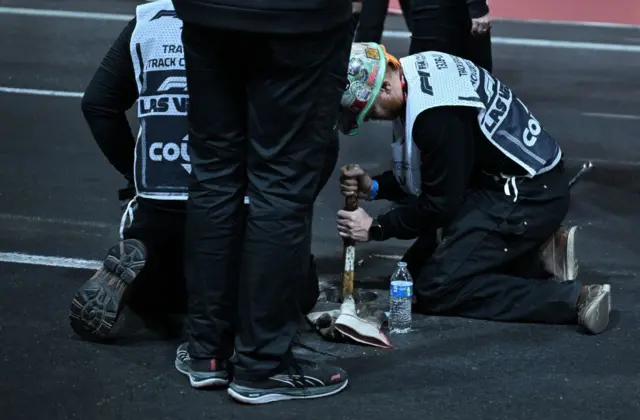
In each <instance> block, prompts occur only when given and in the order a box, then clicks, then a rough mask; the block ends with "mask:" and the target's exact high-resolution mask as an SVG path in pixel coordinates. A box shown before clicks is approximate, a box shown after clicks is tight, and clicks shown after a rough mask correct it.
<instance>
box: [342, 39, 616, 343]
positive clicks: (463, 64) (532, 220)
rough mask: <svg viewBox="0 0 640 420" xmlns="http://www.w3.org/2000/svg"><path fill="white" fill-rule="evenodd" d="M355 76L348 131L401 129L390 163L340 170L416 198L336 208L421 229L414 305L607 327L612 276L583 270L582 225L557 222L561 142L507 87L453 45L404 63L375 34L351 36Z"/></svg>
mask: <svg viewBox="0 0 640 420" xmlns="http://www.w3.org/2000/svg"><path fill="white" fill-rule="evenodd" d="M349 79H350V80H349V81H350V87H349V89H347V91H346V92H345V94H344V96H343V98H342V106H343V108H344V112H343V115H342V121H341V126H342V129H343V131H344V132H345V133H348V134H352V135H353V134H356V133H357V131H358V127H359V126H360V125H361V124H362V123H363V122H364V121H366V120H368V119H379V120H394V138H395V139H394V142H393V144H392V150H391V152H392V160H393V170H392V171H389V172H385V173H382V174H380V175H377V176H374V177H370V176H369V175H368V174H366V173H365V172H364V171H363V170H362V169H361V168H359V167H356V168H354V169H352V168H347V167H345V168H343V169H342V174H341V191H342V194H344V195H345V196H350V195H353V194H357V195H358V197H359V198H360V199H363V200H393V201H398V200H403V199H406V198H407V197H409V199H408V200H407V201H406V205H404V206H401V207H399V208H396V209H394V210H392V211H390V212H388V213H386V214H382V215H379V216H378V217H375V218H374V217H371V216H369V215H368V214H367V212H366V211H365V210H364V209H363V208H362V207H361V208H360V209H358V210H357V211H355V212H347V211H340V212H339V213H338V219H337V225H338V232H339V234H340V235H341V236H342V237H348V238H352V239H354V240H356V241H370V240H374V241H384V240H386V239H389V238H399V239H416V238H417V239H416V241H415V242H414V244H413V246H411V247H410V248H409V250H408V251H407V252H406V254H405V256H404V260H405V261H406V262H407V264H408V267H409V269H410V272H411V274H412V275H413V277H414V279H415V295H416V305H415V309H416V310H418V311H420V312H423V313H430V314H443V315H456V316H462V317H469V318H477V319H486V320H494V321H512V322H537V323H547V324H575V323H578V324H580V325H581V326H583V327H584V328H585V329H586V330H587V331H588V332H590V333H593V334H598V333H601V332H603V331H604V330H605V329H606V327H607V324H608V320H609V311H610V307H611V295H610V294H611V292H610V286H609V285H608V284H603V285H589V286H587V285H584V284H582V283H581V282H580V281H579V279H576V268H577V266H576V264H575V260H574V256H573V242H574V239H575V228H571V229H568V230H565V229H562V228H561V223H562V222H563V220H564V218H565V216H566V214H567V211H568V207H569V188H568V180H567V177H566V176H565V171H564V165H563V154H562V151H561V149H560V146H559V145H558V143H557V142H556V141H555V140H554V139H553V138H552V137H551V136H550V135H549V133H547V131H545V130H544V129H543V128H542V126H541V124H540V123H539V122H538V120H537V119H536V118H535V117H534V116H533V115H532V114H531V112H530V111H529V110H528V109H527V107H526V106H525V105H524V104H523V103H522V102H521V101H520V100H519V99H518V98H517V97H516V96H515V94H514V93H513V92H512V91H511V90H510V89H509V88H508V87H507V86H505V85H504V84H503V83H502V82H501V81H500V80H498V79H497V78H495V77H494V76H492V75H491V74H490V73H489V72H487V71H485V70H484V69H482V68H479V67H477V66H476V65H474V64H473V63H472V62H470V61H468V60H464V59H461V58H459V57H456V56H452V55H448V54H444V53H439V52H425V53H420V54H415V55H411V56H409V57H405V58H402V59H400V60H397V59H396V58H394V57H392V56H390V55H388V54H386V52H385V50H384V49H383V48H382V47H381V46H380V45H378V44H373V43H369V44H354V46H353V47H352V51H351V59H350V63H349ZM439 229H441V240H439V241H438V239H437V235H436V232H437V231H438V230H439ZM541 248H543V250H542V251H541ZM541 254H542V255H543V256H545V257H546V258H545V259H546V264H543V263H541V258H540V257H541ZM545 267H546V268H547V270H545V269H544V268H545ZM549 271H552V272H549ZM553 274H555V276H554V275H553Z"/></svg>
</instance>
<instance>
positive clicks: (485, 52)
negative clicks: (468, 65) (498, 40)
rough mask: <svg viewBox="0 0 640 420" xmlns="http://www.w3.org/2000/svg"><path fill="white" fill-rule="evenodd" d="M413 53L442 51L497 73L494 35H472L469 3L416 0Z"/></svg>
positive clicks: (413, 11) (457, 0)
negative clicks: (492, 50)
mask: <svg viewBox="0 0 640 420" xmlns="http://www.w3.org/2000/svg"><path fill="white" fill-rule="evenodd" d="M411 22H412V24H411V45H410V46H409V54H410V55H411V54H417V53H420V52H425V51H440V52H444V53H448V54H453V55H456V56H458V57H462V58H466V59H467V60H471V61H472V62H473V63H475V64H476V65H478V66H480V67H483V68H484V69H486V70H487V71H489V72H491V71H492V70H493V60H492V56H491V33H487V34H486V35H476V36H474V35H471V17H470V16H469V9H468V7H467V4H466V2H465V0H412V5H411Z"/></svg>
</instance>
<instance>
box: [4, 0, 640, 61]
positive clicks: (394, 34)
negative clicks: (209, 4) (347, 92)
mask: <svg viewBox="0 0 640 420" xmlns="http://www.w3.org/2000/svg"><path fill="white" fill-rule="evenodd" d="M2 14H4V15H18V16H36V17H53V18H69V19H87V20H111V21H125V22H127V21H129V20H131V19H133V15H125V14H117V13H95V12H79V11H73V10H48V9H30V8H24V7H6V6H0V15H2ZM591 26H595V25H591ZM383 36H385V37H387V38H392V39H409V38H410V37H411V34H410V33H409V32H407V31H384V33H383ZM492 42H493V44H495V45H515V46H520V47H541V48H560V49H574V50H586V51H610V52H626V53H640V45H633V44H605V43H594V42H573V41H552V40H546V39H532V38H510V37H493V38H492Z"/></svg>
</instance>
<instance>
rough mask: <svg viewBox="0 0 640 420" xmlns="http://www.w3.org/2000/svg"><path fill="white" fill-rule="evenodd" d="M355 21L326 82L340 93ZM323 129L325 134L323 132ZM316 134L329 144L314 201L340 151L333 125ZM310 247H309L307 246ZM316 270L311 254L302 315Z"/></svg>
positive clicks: (315, 291)
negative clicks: (324, 138) (325, 139)
mask: <svg viewBox="0 0 640 420" xmlns="http://www.w3.org/2000/svg"><path fill="white" fill-rule="evenodd" d="M356 26H357V21H356V20H355V18H354V17H352V19H351V21H350V22H349V26H348V36H345V38H344V40H343V46H342V54H335V56H334V58H333V63H332V64H331V69H330V79H329V80H328V82H327V83H329V84H330V85H333V86H335V88H336V90H337V91H338V92H339V93H340V95H342V93H343V92H344V87H345V86H346V85H347V82H348V79H347V75H346V69H347V66H348V63H349V55H350V54H351V45H352V40H353V36H354V33H355V30H356ZM323 131H324V133H325V134H323ZM318 136H320V137H325V136H326V138H327V139H328V140H329V146H328V148H327V155H326V159H325V162H324V165H323V167H322V171H321V174H320V182H319V184H318V188H317V189H316V194H315V197H314V202H315V200H316V198H317V197H318V195H319V194H320V191H322V189H323V188H324V187H325V186H326V185H327V182H329V178H331V175H332V174H333V171H334V169H335V168H336V164H337V163H338V155H339V153H340V136H339V134H338V130H337V129H335V128H334V127H333V126H329V125H327V124H321V126H320V127H319V131H318ZM311 220H313V213H312V214H311ZM311 237H312V235H311V234H309V238H308V242H309V247H311ZM309 249H311V248H309ZM318 281H319V280H318V272H317V267H316V263H315V257H314V255H313V254H312V255H311V260H310V265H309V275H308V276H307V282H306V283H304V284H302V285H301V291H300V310H301V311H302V314H303V315H307V314H308V313H309V312H310V311H311V309H313V307H314V306H315V304H316V302H317V300H318V297H319V296H320V289H319V284H318Z"/></svg>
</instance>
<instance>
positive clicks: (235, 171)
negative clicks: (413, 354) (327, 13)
mask: <svg viewBox="0 0 640 420" xmlns="http://www.w3.org/2000/svg"><path fill="white" fill-rule="evenodd" d="M348 36H349V31H348V24H346V23H345V25H344V27H339V28H334V29H332V30H331V31H328V32H326V33H316V34H302V35H295V36H284V35H273V34H250V33H243V32H232V31H220V30H215V29H212V28H207V27H201V26H197V25H193V24H190V23H188V22H185V23H184V27H183V34H182V37H183V43H184V47H185V58H186V69H187V81H188V85H189V94H190V108H189V123H190V131H189V154H190V157H191V164H192V178H193V179H192V181H191V185H190V186H189V200H188V202H187V221H186V236H185V238H186V239H185V241H186V242H185V252H186V253H185V276H186V280H187V289H188V294H189V310H188V317H187V324H188V329H189V333H190V338H189V353H190V355H191V357H194V358H214V357H215V358H223V359H225V358H229V357H230V356H231V354H232V353H233V350H234V346H235V350H236V357H235V358H234V363H235V372H236V377H238V378H242V379H244V380H252V379H255V380H257V379H260V378H262V377H265V376H268V375H270V374H272V373H273V372H274V371H277V370H278V369H280V368H281V363H282V360H283V357H284V356H285V355H287V354H288V353H289V352H290V351H291V344H292V341H293V338H294V336H295V334H296V332H297V329H298V325H299V321H300V316H301V311H300V307H299V305H298V301H297V299H296V298H297V295H298V293H299V288H300V283H301V279H304V278H305V277H307V276H308V270H309V255H310V246H309V236H310V235H309V234H310V228H311V227H310V226H311V213H312V206H313V202H314V200H315V197H316V195H317V190H318V188H319V185H320V181H321V180H320V178H321V175H322V171H323V168H324V167H325V165H326V163H327V156H328V153H329V150H330V148H331V146H332V144H333V141H334V138H335V135H334V132H333V128H334V126H335V122H336V121H337V116H338V105H339V102H340V97H341V95H342V92H343V90H344V86H345V85H346V67H347V61H346V60H345V59H344V57H345V51H344V50H345V46H346V42H347V40H348V38H347V37H348ZM338 69H339V71H338ZM245 195H247V196H249V198H250V205H249V208H248V211H247V212H246V214H243V212H242V211H241V208H242V206H243V197H244V196H245ZM234 340H235V343H234Z"/></svg>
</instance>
